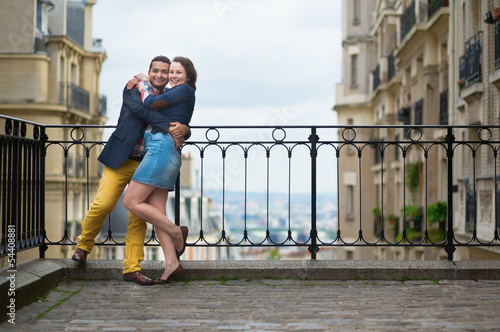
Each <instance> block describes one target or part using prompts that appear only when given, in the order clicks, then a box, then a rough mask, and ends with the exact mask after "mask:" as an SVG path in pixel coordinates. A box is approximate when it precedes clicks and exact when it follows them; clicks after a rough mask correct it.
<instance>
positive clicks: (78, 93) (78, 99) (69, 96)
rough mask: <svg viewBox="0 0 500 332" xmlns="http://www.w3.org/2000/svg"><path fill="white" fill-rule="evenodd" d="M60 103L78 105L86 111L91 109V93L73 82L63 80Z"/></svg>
mask: <svg viewBox="0 0 500 332" xmlns="http://www.w3.org/2000/svg"><path fill="white" fill-rule="evenodd" d="M59 103H60V104H62V105H68V106H72V107H77V108H79V109H81V110H84V111H86V112H88V111H89V109H90V93H89V92H88V91H87V90H84V89H82V88H80V87H78V86H76V85H75V84H73V83H68V82H61V83H60V90H59Z"/></svg>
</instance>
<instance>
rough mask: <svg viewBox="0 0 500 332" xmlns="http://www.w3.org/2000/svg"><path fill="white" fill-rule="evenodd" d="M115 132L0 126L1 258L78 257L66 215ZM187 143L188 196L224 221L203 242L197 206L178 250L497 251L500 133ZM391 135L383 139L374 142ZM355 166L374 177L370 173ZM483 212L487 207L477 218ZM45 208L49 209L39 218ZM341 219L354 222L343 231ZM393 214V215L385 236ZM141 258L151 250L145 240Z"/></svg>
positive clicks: (202, 134) (306, 129)
mask: <svg viewBox="0 0 500 332" xmlns="http://www.w3.org/2000/svg"><path fill="white" fill-rule="evenodd" d="M112 128H113V126H92V125H43V124H37V123H32V122H28V121H23V120H19V119H15V118H9V117H5V116H0V130H3V132H1V135H0V150H1V154H0V156H1V162H0V175H1V183H0V187H1V190H0V213H1V215H2V226H1V231H2V233H1V247H0V257H3V256H7V255H10V254H14V252H16V251H19V250H24V249H29V248H36V247H39V248H40V256H41V257H44V253H45V250H47V248H48V246H70V245H75V244H76V236H77V235H79V231H76V232H75V231H74V229H75V224H76V222H77V220H78V218H82V216H81V215H80V216H76V217H75V211H73V210H72V209H75V207H76V206H78V205H79V204H81V201H82V200H83V201H84V202H83V204H81V207H82V206H83V211H82V212H81V213H82V214H85V212H86V209H88V207H89V206H90V203H91V202H92V200H93V195H94V194H93V193H94V191H95V189H96V187H97V182H98V180H99V178H100V175H99V166H98V165H99V163H98V162H97V160H96V159H97V156H98V155H99V152H100V150H101V148H102V146H103V145H104V144H105V142H103V141H102V140H100V139H93V138H92V137H93V136H94V134H95V133H96V132H101V131H102V130H103V129H105V130H110V129H112ZM191 130H192V136H191V138H190V139H189V140H188V141H186V142H185V144H184V146H183V148H182V152H183V154H190V155H191V156H192V160H193V161H194V164H196V165H197V167H195V168H196V172H193V173H195V174H196V175H195V181H194V183H196V185H193V186H192V188H191V189H190V190H194V191H196V192H197V193H198V195H199V196H200V197H206V196H209V197H211V199H212V203H213V205H214V206H215V207H214V209H215V210H216V211H215V212H217V213H218V215H219V216H220V218H218V219H215V220H217V222H218V224H217V225H216V226H217V227H215V229H216V230H217V232H218V233H217V234H218V235H217V238H216V239H215V240H209V239H208V238H207V237H206V235H205V233H204V230H205V229H206V228H207V226H206V225H207V222H208V221H207V220H208V217H209V216H207V215H203V211H205V210H206V209H205V207H204V206H202V205H203V204H205V203H204V200H200V201H199V202H200V203H199V204H200V206H198V207H197V208H198V209H199V210H200V211H201V217H200V218H199V220H198V221H197V223H198V224H197V225H195V227H192V232H190V233H191V234H192V235H195V237H196V239H195V240H194V241H190V242H188V244H187V245H188V246H192V247H219V248H221V247H228V248H229V247H294V248H303V249H308V250H309V252H310V256H311V259H316V255H317V252H318V250H320V249H321V248H333V247H349V246H370V247H438V248H443V249H444V250H445V251H446V253H447V257H448V259H449V260H452V259H453V252H454V251H455V249H456V247H492V246H500V238H499V233H498V231H499V229H500V222H499V217H498V216H499V210H498V204H497V203H496V202H498V201H499V195H500V193H499V190H497V189H496V188H497V187H498V179H499V174H498V171H499V169H500V165H498V153H497V152H498V149H499V148H500V141H499V140H498V137H500V126H489V127H486V126H416V125H412V126H219V127H212V126H211V127H202V126H193V127H192V129H191ZM389 132H392V133H393V135H391V136H383V137H382V136H381V137H380V138H378V139H373V137H377V136H380V135H381V134H382V133H389ZM438 134H439V135H438ZM401 137H403V138H401ZM436 137H438V138H436ZM439 137H441V138H439ZM374 151H375V154H376V155H377V158H376V162H377V164H376V165H375V164H374V159H373V153H374ZM365 161H368V162H369V163H370V164H371V165H372V166H370V167H371V168H369V170H368V171H367V169H366V166H364V165H366V162H365ZM443 161H444V163H443ZM485 161H486V162H485ZM437 167H441V168H442V169H438V168H437ZM411 171H412V172H411ZM343 172H351V173H353V175H354V178H357V181H355V182H351V183H350V184H349V186H350V194H352V196H353V197H352V198H353V200H352V201H349V200H348V199H349V197H346V196H347V195H341V194H340V193H341V192H344V186H345V183H344V182H343V181H344V177H343V176H341V174H343ZM181 175H182V174H181ZM439 176H442V177H441V178H439ZM178 181H179V180H178ZM178 183H179V182H178ZM354 183H357V184H356V185H355V186H354V187H353V184H354ZM361 184H362V186H361ZM256 192H260V193H261V195H262V196H261V197H262V198H263V199H262V200H261V201H259V203H258V204H254V203H251V196H252V195H253V194H254V193H256ZM78 193H80V194H83V196H78ZM390 193H391V194H390ZM278 194H279V196H278ZM181 195H182V189H180V188H179V185H177V186H176V191H175V198H176V199H175V218H173V219H174V220H175V223H176V224H178V225H180V224H184V223H186V222H188V221H187V220H182V219H181V214H180V211H179V206H180V205H179V204H180V197H181ZM48 197H50V199H48ZM59 197H60V198H61V199H59ZM78 197H79V198H78ZM277 197H278V198H277ZM297 197H299V200H297V199H296V198H297ZM325 197H326V201H330V202H333V205H334V206H335V207H336V208H335V210H336V213H335V214H334V213H323V211H324V207H325V206H323V205H322V204H324V203H321V202H325V200H324V199H325ZM59 200H61V201H62V202H59ZM370 202H372V203H373V202H377V203H376V204H377V205H378V206H377V207H376V208H378V211H379V212H378V214H377V218H376V219H375V224H374V219H373V218H374V217H373V215H372V209H373V210H374V211H375V210H377V209H375V207H374V206H369V204H371V203H370ZM478 202H481V204H483V206H482V207H479V203H478ZM487 202H490V203H491V204H490V205H489V206H484V204H486V203H487ZM57 203H60V204H59V205H57ZM438 203H439V204H438ZM49 204H56V206H59V207H58V208H57V209H56V208H50V210H49V208H47V206H49ZM373 204H375V203H373ZM443 204H444V207H443ZM438 205H439V206H441V207H440V208H439V209H440V215H441V216H442V215H443V214H444V216H445V217H443V218H441V219H439V220H438V221H437V223H435V221H436V220H434V219H433V217H432V216H435V215H436V213H435V211H434V212H432V211H431V209H430V208H431V207H434V208H436V207H438ZM51 206H53V205H51ZM277 206H281V209H279V210H278V209H277ZM347 206H350V208H349V209H350V211H351V212H350V213H351V214H352V215H351V216H350V217H351V218H352V217H354V218H355V219H356V220H357V222H356V223H352V221H349V222H346V221H345V219H346V213H348V212H346V207H347ZM367 209H368V211H369V212H367ZM212 212H214V211H212ZM374 213H375V212H374ZM392 213H397V214H399V221H397V222H396V225H394V226H392V225H391V223H392V222H393V220H392V217H391V216H390V214H392ZM431 215H432V216H431ZM171 218H172V216H171ZM61 230H62V232H61ZM395 230H396V231H395ZM395 232H397V233H398V234H396V233H395ZM352 234H356V235H355V236H353V235H352ZM212 239H213V238H212ZM97 245H99V246H116V245H118V246H123V245H124V242H123V241H120V240H119V239H116V238H114V230H113V225H112V222H109V229H108V237H107V238H106V239H105V240H104V241H102V242H98V243H97ZM147 245H159V242H158V241H157V240H156V238H155V235H154V232H153V234H152V238H151V239H149V240H147ZM14 248H15V250H14Z"/></svg>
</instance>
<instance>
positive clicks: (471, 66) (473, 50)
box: [459, 31, 482, 87]
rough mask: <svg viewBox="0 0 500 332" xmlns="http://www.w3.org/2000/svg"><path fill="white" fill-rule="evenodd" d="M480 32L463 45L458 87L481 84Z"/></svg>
mask: <svg viewBox="0 0 500 332" xmlns="http://www.w3.org/2000/svg"><path fill="white" fill-rule="evenodd" d="M481 33H482V32H481V31H479V32H478V33H476V34H475V35H474V36H472V37H471V38H470V39H469V40H468V41H467V42H466V43H465V51H464V55H463V56H461V57H460V59H459V61H460V62H459V78H460V86H461V87H467V86H469V85H471V84H473V83H476V82H481V80H482V77H481V52H482V47H481Z"/></svg>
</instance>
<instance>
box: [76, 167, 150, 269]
mask: <svg viewBox="0 0 500 332" xmlns="http://www.w3.org/2000/svg"><path fill="white" fill-rule="evenodd" d="M137 166H139V162H138V161H134V160H130V159H127V160H126V161H125V162H124V163H123V164H122V165H121V166H120V167H118V168H110V167H107V166H104V171H103V173H102V178H101V181H100V182H99V189H98V191H97V197H96V198H95V200H94V202H93V203H92V205H91V207H90V210H89V211H88V212H87V216H86V217H85V221H84V222H83V226H82V234H81V235H80V236H79V237H78V248H80V249H82V250H85V251H87V252H91V251H92V248H93V247H94V245H95V238H96V236H97V234H99V232H100V231H101V229H102V225H103V224H104V220H105V219H106V217H107V216H108V214H110V213H111V212H112V211H113V209H114V207H115V206H116V203H117V202H118V199H119V198H120V196H121V194H122V193H123V191H124V190H125V187H126V186H127V184H128V183H129V182H130V179H131V178H132V175H134V172H135V170H136V168H137ZM128 218H129V219H128V225H127V235H126V237H125V245H126V249H125V259H124V260H123V273H124V274H125V273H130V272H134V271H139V270H141V261H142V260H144V237H145V236H146V222H145V221H144V220H142V219H140V218H139V217H137V216H135V215H134V214H133V213H130V212H129V213H128Z"/></svg>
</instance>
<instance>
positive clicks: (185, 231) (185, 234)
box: [175, 226, 189, 259]
mask: <svg viewBox="0 0 500 332" xmlns="http://www.w3.org/2000/svg"><path fill="white" fill-rule="evenodd" d="M181 232H182V249H181V251H177V250H176V251H175V253H176V254H177V259H179V257H181V255H182V254H183V253H184V250H186V241H187V237H188V233H189V229H188V228H187V226H181Z"/></svg>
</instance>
